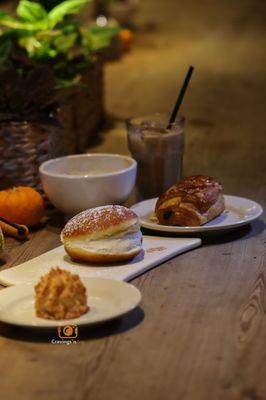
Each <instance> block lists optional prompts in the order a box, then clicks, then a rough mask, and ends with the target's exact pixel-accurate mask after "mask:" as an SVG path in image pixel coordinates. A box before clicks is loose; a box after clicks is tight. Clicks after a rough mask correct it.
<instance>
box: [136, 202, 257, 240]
mask: <svg viewBox="0 0 266 400" xmlns="http://www.w3.org/2000/svg"><path fill="white" fill-rule="evenodd" d="M224 197H225V208H226V209H225V211H224V212H223V213H222V214H221V215H219V216H218V217H217V218H215V219H213V220H212V221H209V222H208V223H207V224H205V225H201V226H168V225H159V224H158V223H156V222H153V221H152V220H151V217H152V216H153V215H154V208H155V204H156V201H157V198H154V199H149V200H144V201H142V202H140V203H137V204H135V205H134V206H133V207H131V208H132V210H134V211H135V213H136V214H137V215H138V216H139V218H140V224H141V226H142V227H143V228H148V229H152V230H155V231H161V232H177V233H178V232H180V233H186V232H202V233H204V232H209V231H221V230H229V229H233V228H236V227H239V226H242V225H246V224H248V223H249V222H251V221H253V220H254V219H256V218H258V217H259V216H260V215H261V214H262V212H263V209H262V207H261V206H260V205H259V204H258V203H256V202H255V201H253V200H249V199H245V198H244V197H237V196H229V195H225V196H224Z"/></svg>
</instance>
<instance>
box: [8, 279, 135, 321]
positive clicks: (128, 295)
mask: <svg viewBox="0 0 266 400" xmlns="http://www.w3.org/2000/svg"><path fill="white" fill-rule="evenodd" d="M82 282H83V284H84V285H85V287H86V289H87V296H88V305H89V307H90V309H89V311H88V312H87V313H86V314H83V315H81V316H80V317H78V318H73V319H69V320H49V319H44V318H39V317H37V316H36V314H35V308H34V298H35V293H34V285H33V284H26V285H15V286H11V287H8V288H6V289H3V290H0V321H2V322H6V323H8V324H12V325H19V326H24V327H31V328H34V327H35V328H54V327H58V326H62V325H68V324H69V325H71V324H75V325H79V326H80V325H91V324H95V323H99V322H104V321H108V320H111V319H114V318H116V317H119V316H121V315H123V314H125V313H127V312H128V311H131V310H132V309H133V308H135V307H136V306H137V305H138V304H139V303H140V300H141V294H140V291H139V290H138V289H137V288H136V287H135V286H133V285H130V284H129V283H126V282H121V281H115V280H112V279H104V278H82Z"/></svg>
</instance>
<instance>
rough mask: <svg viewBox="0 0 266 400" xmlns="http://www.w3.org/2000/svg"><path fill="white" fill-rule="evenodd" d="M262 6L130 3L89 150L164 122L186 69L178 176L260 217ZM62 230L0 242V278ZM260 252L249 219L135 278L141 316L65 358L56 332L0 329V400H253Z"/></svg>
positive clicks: (104, 330) (121, 144)
mask: <svg viewBox="0 0 266 400" xmlns="http://www.w3.org/2000/svg"><path fill="white" fill-rule="evenodd" d="M154 3H155V4H154ZM207 3H208V4H207ZM262 3H264V2H260V1H259V0H257V1H253V2H252V7H251V3H250V2H245V3H244V2H240V1H235V2H231V1H229V0H225V1H224V2H219V1H216V2H213V1H212V2H206V4H205V3H204V5H206V7H202V3H201V2H193V1H192V0H187V1H186V2H185V4H181V2H172V1H171V0H164V1H158V2H154V1H152V0H146V1H143V6H142V10H141V12H140V15H139V24H140V26H141V31H140V32H139V33H138V34H136V42H135V47H134V49H133V51H132V52H131V53H130V54H128V56H126V57H125V58H124V59H123V60H122V62H120V63H118V64H112V65H110V66H109V67H108V68H107V71H106V89H107V110H108V112H109V114H111V115H112V117H113V121H115V123H114V125H113V127H112V128H109V129H106V130H105V131H104V132H103V134H102V138H101V140H100V141H99V142H98V144H96V145H95V146H94V147H93V148H91V149H90V151H107V152H113V151H114V152H119V153H126V152H127V147H126V140H125V130H124V125H123V122H122V121H123V119H124V118H126V117H128V116H130V115H132V114H133V113H134V114H136V115H137V114H143V113H149V112H153V111H156V110H159V111H166V112H169V109H170V108H171V106H172V104H173V103H174V100H175V97H176V94H177V90H178V87H179V86H180V84H181V81H182V77H183V75H184V74H185V71H186V68H187V66H188V64H190V63H193V64H194V65H195V66H196V70H195V73H194V76H193V79H192V82H191V85H190V90H189V93H188V94H187V96H186V99H185V103H184V106H183V112H184V114H185V115H186V116H187V119H188V123H187V141H186V155H185V162H184V166H185V174H186V175H189V174H192V173H203V174H211V175H213V176H216V177H218V178H219V179H220V180H221V182H222V183H223V186H224V189H225V192H226V193H228V194H235V195H240V196H245V197H250V198H253V199H255V200H257V201H258V202H260V203H261V204H262V205H264V206H265V198H266V190H265V159H266V151H265V119H264V115H265V92H266V82H265V74H264V67H265V61H266V60H265V52H264V48H263V15H264V11H265V8H264V4H262ZM174 17H175V18H174ZM149 21H155V22H156V25H155V26H153V30H152V31H151V25H150V24H147V22H149ZM148 25H149V27H150V29H148ZM62 225H63V220H62V218H61V219H60V218H59V219H57V220H56V219H55V218H53V219H52V220H51V222H50V223H48V224H47V225H46V226H45V227H44V228H43V229H42V230H39V231H36V232H34V233H32V235H31V239H30V241H28V242H25V243H18V242H16V241H15V240H11V239H10V240H8V241H7V247H6V251H5V253H4V255H2V258H1V265H2V267H1V268H6V267H9V266H11V265H15V264H18V263H21V262H22V261H25V260H27V259H30V258H32V257H34V256H37V255H39V254H41V253H43V252H44V251H46V250H49V249H51V248H53V247H55V246H57V245H58V244H59V236H58V234H59V232H60V229H61V227H62ZM265 243H266V236H265V231H264V224H263V222H262V219H261V220H258V221H256V222H254V223H252V225H251V226H250V227H246V228H243V229H240V230H238V231H236V232H234V233H230V234H227V235H224V236H218V237H209V238H205V239H204V242H203V246H202V247H201V248H199V249H196V250H194V251H191V252H189V253H186V254H183V255H181V256H179V257H177V258H175V259H172V260H171V261H168V262H166V263H164V264H163V265H161V266H160V267H158V268H155V269H153V270H151V271H150V272H148V273H146V274H144V275H143V276H141V277H139V278H137V279H135V280H134V281H133V284H134V285H136V286H137V287H138V288H139V289H140V290H141V292H142V294H143V301H142V304H141V306H140V307H139V308H137V309H136V310H135V311H133V312H132V313H130V314H128V315H127V316H125V317H124V318H122V319H120V320H118V321H114V322H112V323H110V324H108V325H105V326H100V327H97V328H94V329H87V330H83V331H82V332H81V334H80V336H79V340H78V343H77V344H76V345H71V346H65V345H51V343H50V341H51V338H52V337H54V336H56V333H55V332H54V333H49V334H41V333H35V334H33V333H29V332H27V331H23V330H21V329H17V328H16V329H15V328H13V329H12V328H7V327H6V326H3V325H1V326H0V333H1V338H0V382H1V385H0V393H1V398H3V399H12V400H17V399H19V400H24V399H25V400H26V399H27V400H33V399H34V400H35V399H39V400H48V399H49V400H58V399H65V400H74V399H75V400H83V399H84V400H85V399H92V400H104V399H107V398H108V399H109V400H120V399H127V400H135V399H153V400H161V399H163V398H164V399H167V400H170V399H173V400H176V399H180V400H184V399H185V400H206V399H210V400H213V399H215V400H216V399H226V400H227V399H229V400H262V399H265V398H266V380H265V368H266V346H265V342H266V317H265V312H266V311H265V310H266V292H265V285H266V265H265V259H264V255H265Z"/></svg>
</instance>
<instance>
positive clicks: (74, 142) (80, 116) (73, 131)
mask: <svg viewBox="0 0 266 400" xmlns="http://www.w3.org/2000/svg"><path fill="white" fill-rule="evenodd" d="M82 83H83V84H84V85H83V86H81V87H80V88H78V89H77V88H75V90H74V92H73V94H72V95H70V96H69V101H67V102H66V103H65V104H64V105H62V106H61V107H60V108H59V110H58V118H59V121H60V123H61V124H62V126H63V127H64V131H65V140H66V144H67V153H68V154H71V153H72V154H74V153H82V152H84V151H85V150H86V148H87V145H88V144H90V143H91V142H92V141H93V139H94V138H95V135H96V132H97V130H98V128H99V126H100V124H101V122H102V120H103V118H104V78H103V66H102V63H101V62H95V63H94V64H92V65H91V66H89V67H88V68H87V69H86V70H85V71H84V73H83V74H82ZM71 90H72V89H70V92H71Z"/></svg>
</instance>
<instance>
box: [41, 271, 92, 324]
mask: <svg viewBox="0 0 266 400" xmlns="http://www.w3.org/2000/svg"><path fill="white" fill-rule="evenodd" d="M35 310H36V314H37V316H38V317H41V318H46V319H56V320H60V319H71V318H76V317H79V316H80V315H82V314H84V313H86V312H87V311H88V310H89V307H88V305H87V294H86V288H85V286H84V285H83V283H82V282H81V280H80V277H79V276H78V275H76V274H71V272H69V271H65V270H63V269H60V268H52V269H51V270H50V272H49V273H48V274H46V275H44V276H42V277H41V280H40V282H39V283H38V284H37V285H36V286H35Z"/></svg>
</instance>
